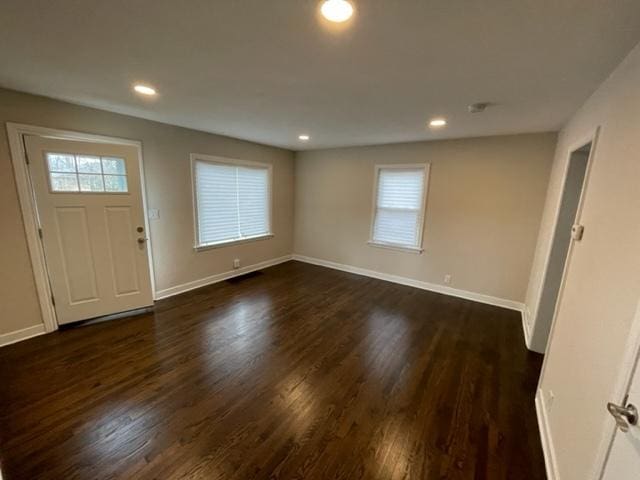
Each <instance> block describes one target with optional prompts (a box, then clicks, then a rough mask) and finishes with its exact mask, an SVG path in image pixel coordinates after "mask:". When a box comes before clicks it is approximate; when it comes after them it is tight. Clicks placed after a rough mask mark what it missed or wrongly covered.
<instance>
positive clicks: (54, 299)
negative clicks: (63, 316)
mask: <svg viewBox="0 0 640 480" xmlns="http://www.w3.org/2000/svg"><path fill="white" fill-rule="evenodd" d="M51 304H52V305H53V306H54V307H55V306H56V297H54V296H53V294H52V295H51Z"/></svg>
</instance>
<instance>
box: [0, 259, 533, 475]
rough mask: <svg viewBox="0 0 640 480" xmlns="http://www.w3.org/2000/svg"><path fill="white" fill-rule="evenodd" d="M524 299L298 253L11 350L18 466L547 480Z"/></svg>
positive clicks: (4, 406) (6, 387)
mask: <svg viewBox="0 0 640 480" xmlns="http://www.w3.org/2000/svg"><path fill="white" fill-rule="evenodd" d="M540 365H541V356H540V355H536V354H533V353H531V352H528V351H527V350H526V348H525V347H524V342H523V339H522V332H521V322H520V318H519V314H518V313H517V312H512V311H508V310H504V309H500V308H497V307H492V306H488V305H482V304H478V303H474V302H470V301H466V300H462V299H457V298H453V297H447V296H444V295H439V294H435V293H431V292H426V291H422V290H417V289H414V288H411V287H405V286H401V285H396V284H392V283H388V282H383V281H380V280H375V279H371V278H366V277H360V276H356V275H352V274H348V273H343V272H338V271H334V270H329V269H325V268H322V267H317V266H312V265H307V264H303V263H299V262H288V263H285V264H281V265H278V266H276V267H272V268H269V269H266V270H264V271H263V272H259V273H256V274H252V275H248V276H245V277H243V278H241V279H236V280H233V281H227V282H222V283H219V284H215V285H211V286H208V287H204V288H201V289H198V290H194V291H192V292H188V293H186V294H183V295H179V296H175V297H172V298H169V299H166V300H162V301H159V302H157V304H156V307H155V310H154V312H153V313H149V314H145V315H142V316H138V317H131V318H125V319H120V320H114V321H110V322H104V323H97V324H93V325H89V326H82V327H77V328H72V329H65V330H62V331H59V332H56V333H53V334H50V335H46V336H43V337H38V338H35V339H32V340H28V341H25V342H22V343H19V344H16V345H12V346H8V347H5V348H3V349H0V385H2V392H1V395H0V427H1V428H0V442H1V443H0V461H1V462H2V470H3V475H4V478H5V480H22V479H29V480H33V479H44V480H48V479H56V480H57V479H65V480H67V479H78V480H84V479H91V480H96V479H142V480H147V479H149V480H151V479H216V478H218V479H238V480H246V479H329V478H330V479H341V478H344V479H384V480H386V479H391V480H395V479H407V480H409V479H461V480H467V479H489V480H494V479H495V480H499V479H509V480H511V479H513V480H516V479H525V478H526V479H529V480H536V479H544V478H545V474H544V463H543V458H542V452H541V449H540V439H539V436H538V431H537V425H536V416H535V410H534V402H533V399H534V390H535V386H536V380H537V376H538V374H539V370H540Z"/></svg>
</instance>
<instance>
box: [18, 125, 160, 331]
mask: <svg viewBox="0 0 640 480" xmlns="http://www.w3.org/2000/svg"><path fill="white" fill-rule="evenodd" d="M25 146H26V151H27V156H28V159H29V171H30V174H31V179H32V182H33V188H34V192H35V196H36V204H37V208H38V216H39V221H40V226H41V228H42V232H41V237H42V242H43V246H44V252H45V257H46V263H47V270H48V273H49V281H50V283H51V289H52V292H53V296H54V303H55V310H56V316H57V320H58V323H59V324H65V323H70V322H75V321H78V320H85V319H88V318H94V317H99V316H103V315H109V314H112V313H118V312H123V311H127V310H133V309H136V308H141V307H146V306H149V305H152V304H153V295H152V290H151V275H150V271H149V260H148V258H149V257H148V254H147V248H148V247H147V232H146V228H145V222H144V208H143V203H142V187H141V181H140V165H139V163H138V153H137V150H136V148H134V147H132V146H126V145H114V144H106V143H88V142H76V141H71V140H58V139H52V138H44V137H37V136H27V137H25Z"/></svg>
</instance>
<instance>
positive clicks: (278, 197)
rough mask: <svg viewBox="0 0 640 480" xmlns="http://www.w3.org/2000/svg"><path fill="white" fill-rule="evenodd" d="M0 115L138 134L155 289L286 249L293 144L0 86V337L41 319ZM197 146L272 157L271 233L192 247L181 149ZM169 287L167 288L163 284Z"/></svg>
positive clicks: (187, 176)
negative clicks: (221, 245) (152, 215)
mask: <svg viewBox="0 0 640 480" xmlns="http://www.w3.org/2000/svg"><path fill="white" fill-rule="evenodd" d="M6 122H14V123H20V124H28V125H37V126H40V127H49V128H55V129H60V130H69V131H75V132H84V133H91V134H97V135H104V136H109V137H118V138H127V139H132V140H140V141H142V146H143V160H144V167H145V174H146V175H145V177H146V178H145V180H146V189H147V200H148V206H149V208H153V209H158V210H159V213H160V219H158V220H151V221H150V235H151V238H152V249H153V259H154V271H155V277H156V278H155V280H156V289H157V290H158V291H159V292H163V291H165V292H166V291H170V292H171V291H176V289H177V290H179V289H181V288H189V287H190V286H192V285H193V284H194V283H195V284H197V282H199V281H201V280H202V279H207V278H210V277H211V276H215V275H217V274H223V273H225V272H229V271H231V270H233V265H232V261H233V258H240V259H241V260H242V262H243V263H242V265H252V264H259V263H260V262H264V261H272V260H273V259H277V258H282V257H286V256H287V255H290V254H291V251H292V243H293V242H292V238H293V162H294V158H293V157H294V155H293V152H290V151H288V150H284V149H280V148H275V147H269V146H264V145H259V144H256V143H251V142H247V141H243V140H238V139H234V138H229V137H223V136H220V135H213V134H209V133H205V132H198V131H195V130H190V129H186V128H180V127H175V126H171V125H166V124H162V123H158V122H152V121H149V120H144V119H139V118H134V117H129V116H126V115H119V114H115V113H111V112H106V111H101V110H96V109H92V108H87V107H83V106H78V105H72V104H69V103H65V102H60V101H56V100H53V99H49V98H44V97H39V96H34V95H29V94H25V93H19V92H15V91H11V90H4V89H0V126H1V130H2V133H1V134H0V244H1V245H2V248H0V265H2V266H3V268H2V269H0V306H1V308H2V313H1V317H0V344H3V343H9V342H11V341H15V340H19V339H21V338H26V337H29V336H32V335H35V334H38V333H42V331H43V329H44V327H43V324H42V318H41V314H40V311H39V306H38V305H39V304H38V297H37V295H36V289H35V283H34V277H33V272H32V268H31V262H30V258H29V252H28V250H27V242H26V237H25V229H24V226H23V223H22V217H21V213H20V205H19V201H18V196H17V191H16V183H15V181H14V174H13V171H12V161H11V157H10V153H9V147H8V143H7V140H8V139H7V133H6V132H7V131H6V128H5V123H6ZM191 153H204V154H211V155H219V156H226V157H230V158H242V159H247V160H256V161H260V162H266V163H270V164H272V165H273V182H274V185H277V188H276V189H274V196H273V202H274V205H273V229H274V234H275V235H274V237H273V238H271V239H266V240H262V241H259V242H253V243H248V244H242V245H235V246H232V247H228V248H225V249H212V250H207V251H202V252H195V251H194V249H193V246H194V238H193V208H192V193H191V170H190V163H189V154H191ZM171 289H174V290H171Z"/></svg>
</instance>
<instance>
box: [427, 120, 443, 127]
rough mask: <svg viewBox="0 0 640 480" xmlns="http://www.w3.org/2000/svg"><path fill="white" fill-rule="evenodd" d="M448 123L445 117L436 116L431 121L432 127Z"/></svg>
mask: <svg viewBox="0 0 640 480" xmlns="http://www.w3.org/2000/svg"><path fill="white" fill-rule="evenodd" d="M446 124H447V121H446V120H445V119H444V118H434V119H433V120H431V121H430V122H429V126H430V127H436V128H438V127H444V126H445V125H446Z"/></svg>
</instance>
